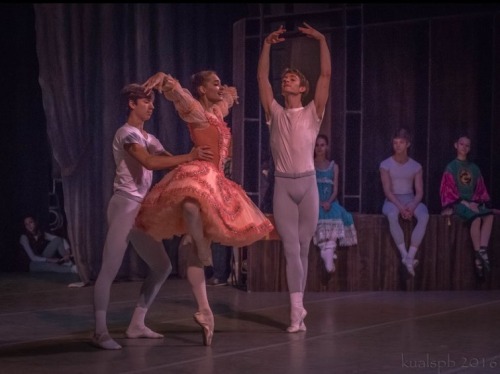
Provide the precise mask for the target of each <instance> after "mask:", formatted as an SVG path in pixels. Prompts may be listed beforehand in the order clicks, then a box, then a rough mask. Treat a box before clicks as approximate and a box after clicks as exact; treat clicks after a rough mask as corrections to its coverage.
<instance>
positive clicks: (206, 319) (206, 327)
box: [193, 312, 214, 347]
mask: <svg viewBox="0 0 500 374" xmlns="http://www.w3.org/2000/svg"><path fill="white" fill-rule="evenodd" d="M193 318H194V321H195V322H196V323H197V324H198V325H200V326H201V333H202V336H203V345H205V346H207V347H209V346H210V345H211V344H212V338H213V336H214V316H213V315H210V316H207V315H204V314H202V313H200V312H196V313H195V314H194V316H193Z"/></svg>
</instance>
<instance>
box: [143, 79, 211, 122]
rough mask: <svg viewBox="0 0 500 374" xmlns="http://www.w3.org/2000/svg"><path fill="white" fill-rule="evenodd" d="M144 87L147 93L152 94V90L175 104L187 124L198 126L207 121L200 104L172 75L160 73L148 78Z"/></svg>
mask: <svg viewBox="0 0 500 374" xmlns="http://www.w3.org/2000/svg"><path fill="white" fill-rule="evenodd" d="M142 86H143V87H144V89H145V91H146V93H149V92H151V90H157V91H158V92H159V93H162V94H163V96H164V97H165V98H166V99H167V100H169V101H171V102H172V103H173V104H174V106H175V109H176V110H177V112H178V113H179V116H180V117H181V118H182V120H184V121H185V122H187V123H191V124H193V125H196V124H201V123H203V124H204V123H205V122H206V121H207V119H206V117H205V111H204V110H203V107H202V106H201V104H200V102H199V101H198V100H196V99H195V98H194V97H193V95H191V93H190V92H189V90H187V89H185V88H183V87H182V86H181V84H180V83H179V81H178V80H177V79H175V78H174V77H172V76H171V75H170V74H166V73H163V72H158V73H156V74H155V75H153V76H151V77H150V78H148V80H146V82H144V83H143V84H142Z"/></svg>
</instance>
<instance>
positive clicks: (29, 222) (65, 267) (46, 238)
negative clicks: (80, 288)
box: [19, 215, 77, 273]
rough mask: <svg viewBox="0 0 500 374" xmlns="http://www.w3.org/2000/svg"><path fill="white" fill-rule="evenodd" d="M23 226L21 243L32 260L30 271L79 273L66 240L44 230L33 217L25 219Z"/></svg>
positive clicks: (29, 216)
mask: <svg viewBox="0 0 500 374" xmlns="http://www.w3.org/2000/svg"><path fill="white" fill-rule="evenodd" d="M23 224H24V232H23V234H21V237H20V239H19V243H20V244H21V246H22V247H23V249H24V251H25V252H26V254H27V255H28V257H29V259H30V265H29V269H30V271H33V272H55V273H77V269H76V265H74V264H73V261H72V257H73V256H72V255H71V250H70V246H69V243H68V241H67V240H66V239H64V238H61V237H60V236H57V235H53V234H51V233H48V232H46V231H44V230H42V229H41V228H40V226H39V224H38V222H37V220H36V219H35V218H34V217H33V216H31V215H28V216H25V217H24V219H23Z"/></svg>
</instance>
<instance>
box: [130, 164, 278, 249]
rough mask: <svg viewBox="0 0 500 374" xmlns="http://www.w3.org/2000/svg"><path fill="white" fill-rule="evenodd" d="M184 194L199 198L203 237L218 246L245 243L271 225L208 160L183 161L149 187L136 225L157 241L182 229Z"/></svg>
mask: <svg viewBox="0 0 500 374" xmlns="http://www.w3.org/2000/svg"><path fill="white" fill-rule="evenodd" d="M186 199H192V200H195V201H196V202H198V204H199V206H200V208H201V216H202V221H203V228H204V234H205V236H206V237H207V238H209V239H210V240H211V241H213V242H217V243H221V244H222V245H228V246H236V247H243V246H247V245H250V244H252V243H253V242H255V241H257V240H260V239H262V238H264V237H265V236H266V235H268V234H269V233H270V232H271V231H272V230H273V228H274V227H273V225H272V224H271V222H270V221H269V220H268V219H267V218H266V216H265V215H264V214H263V213H262V212H261V211H260V210H259V209H258V208H257V206H256V205H255V204H254V203H253V202H252V200H250V198H249V197H248V196H247V194H246V193H245V191H244V190H243V188H241V186H240V185H238V184H237V183H234V182H233V181H231V180H229V179H227V178H226V177H225V176H224V174H223V173H222V172H221V171H220V170H218V169H217V168H216V167H215V166H214V165H213V164H212V163H210V162H206V161H192V162H188V163H185V164H181V165H179V166H178V167H177V168H175V169H174V170H172V171H171V172H169V173H168V174H167V175H165V176H164V177H163V179H162V180H161V181H160V182H158V183H157V184H156V185H155V186H153V188H152V189H151V191H150V192H149V193H148V195H147V196H146V197H145V199H144V201H143V203H142V205H141V208H140V210H139V213H138V215H137V217H136V226H137V227H138V228H140V229H142V230H144V231H146V232H147V233H149V234H150V235H151V236H153V237H154V238H155V239H156V240H162V239H169V238H172V237H173V236H174V235H178V236H181V235H184V234H186V233H187V229H186V223H185V221H184V218H183V209H182V205H183V202H184V201H185V200H186Z"/></svg>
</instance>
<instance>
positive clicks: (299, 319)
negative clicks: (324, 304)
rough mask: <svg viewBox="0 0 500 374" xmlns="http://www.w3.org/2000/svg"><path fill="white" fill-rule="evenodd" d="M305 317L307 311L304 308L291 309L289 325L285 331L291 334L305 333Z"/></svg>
mask: <svg viewBox="0 0 500 374" xmlns="http://www.w3.org/2000/svg"><path fill="white" fill-rule="evenodd" d="M306 316H307V311H306V310H305V309H304V308H293V307H292V312H291V313H290V320H291V324H290V326H288V327H287V329H286V331H287V332H290V333H293V332H299V331H306V330H307V329H306V325H305V323H304V318H306Z"/></svg>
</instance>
